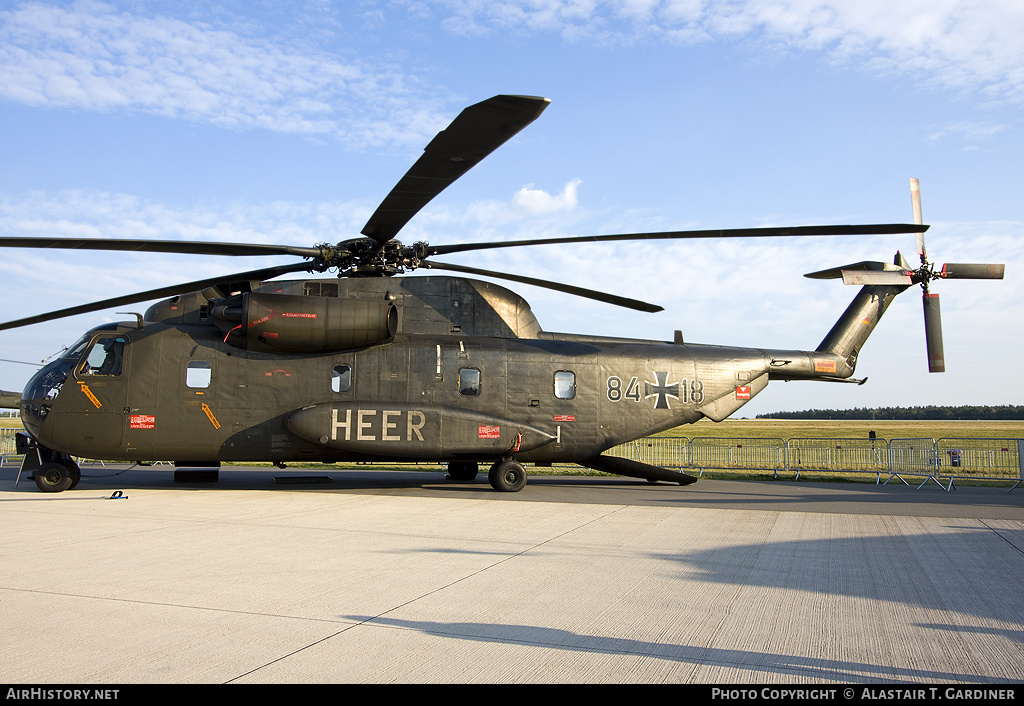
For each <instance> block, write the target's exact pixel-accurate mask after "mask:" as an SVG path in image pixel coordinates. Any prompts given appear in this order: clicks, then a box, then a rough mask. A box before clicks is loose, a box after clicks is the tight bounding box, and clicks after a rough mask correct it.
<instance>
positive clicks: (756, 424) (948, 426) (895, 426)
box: [656, 419, 1024, 441]
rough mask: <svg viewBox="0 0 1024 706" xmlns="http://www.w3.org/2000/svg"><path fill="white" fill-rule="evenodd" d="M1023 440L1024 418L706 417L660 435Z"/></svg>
mask: <svg viewBox="0 0 1024 706" xmlns="http://www.w3.org/2000/svg"><path fill="white" fill-rule="evenodd" d="M871 431H874V432H875V435H876V436H877V437H878V438H879V439H885V440H886V441H888V440H890V439H918V438H924V439H951V438H952V439H1021V438H1024V421H956V422H948V421H941V422H931V421H926V422H902V421H877V420H874V421H873V420H837V421H832V420H821V419H812V420H799V419H727V420H725V421H724V422H711V421H706V420H702V421H700V422H697V423H696V424H688V425H686V426H682V427H676V428H675V429H670V430H669V431H666V432H662V433H661V434H657V435H656V436H685V437H686V438H688V439H694V438H697V437H718V438H728V439H737V438H747V439H783V440H789V439H808V438H818V439H866V438H868V433H869V432H871Z"/></svg>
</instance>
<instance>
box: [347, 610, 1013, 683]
mask: <svg viewBox="0 0 1024 706" xmlns="http://www.w3.org/2000/svg"><path fill="white" fill-rule="evenodd" d="M342 617H343V618H344V619H345V620H352V621H356V622H358V623H360V624H362V625H371V626H383V627H388V628H397V629H402V630H414V631H417V632H420V633H422V634H424V635H429V636H432V637H438V638H444V639H455V640H469V641H475V642H485V643H497V644H504V645H521V646H524V647H542V648H547V649H554V650H561V651H567V652H579V653H586V654H604V655H617V656H622V657H629V656H633V657H644V658H649V659H656V660H665V661H669V662H675V663H679V664H689V665H692V666H693V667H709V666H710V667H715V666H722V667H724V668H726V669H729V670H737V669H748V670H750V671H753V672H757V673H767V674H772V675H776V676H782V677H787V678H799V679H809V680H821V681H825V680H831V681H840V682H858V681H877V680H885V681H906V680H935V681H942V682H953V681H961V680H967V681H970V682H992V681H1000V680H998V679H993V678H991V677H989V676H985V675H978V674H963V673H953V672H947V671H943V670H939V669H921V668H916V667H903V666H899V665H885V664H872V663H869V662H858V661H853V660H842V659H829V658H821V657H805V656H800V655H787V654H778V653H771V652H755V651H750V650H737V649H733V648H718V647H707V646H703V645H679V644H666V643H659V642H650V641H646V640H637V639H630V638H620V637H608V636H604V635H588V634H585V633H577V632H573V631H571V630H563V629H560V628H548V627H540V626H534V625H518V624H507V623H479V622H437V621H429V620H402V619H398V618H389V617H386V616H377V617H371V616H357V615H347V616H342Z"/></svg>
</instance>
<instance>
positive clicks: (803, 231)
mask: <svg viewBox="0 0 1024 706" xmlns="http://www.w3.org/2000/svg"><path fill="white" fill-rule="evenodd" d="M926 230H928V226H926V225H913V224H909V223H890V224H872V225H860V226H857V225H843V226H796V227H788V228H787V227H781V228H778V227H775V228H729V229H719V230H674V231H665V232H660V233H623V234H619V235H575V236H567V237H564V238H534V239H531V240H507V241H505V242H497V243H462V244H456V245H432V246H430V248H429V253H430V254H431V255H449V254H451V253H457V252H466V251H467V250H489V249H493V248H515V247H520V246H523V245H555V244H559V243H597V242H603V241H609V240H675V239H689V238H781V237H804V236H818V235H892V234H896V233H917V232H923V231H926Z"/></svg>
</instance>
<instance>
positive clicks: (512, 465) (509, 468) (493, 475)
mask: <svg viewBox="0 0 1024 706" xmlns="http://www.w3.org/2000/svg"><path fill="white" fill-rule="evenodd" d="M487 480H488V482H489V483H490V484H491V487H492V488H494V489H495V490H498V491H501V492H503V493H518V492H519V491H520V490H522V489H523V487H524V486H525V485H526V469H525V468H523V464H521V463H519V462H518V461H512V460H508V461H498V462H497V463H495V464H494V465H493V466H491V470H490V471H488V472H487Z"/></svg>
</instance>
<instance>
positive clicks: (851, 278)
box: [843, 270, 914, 287]
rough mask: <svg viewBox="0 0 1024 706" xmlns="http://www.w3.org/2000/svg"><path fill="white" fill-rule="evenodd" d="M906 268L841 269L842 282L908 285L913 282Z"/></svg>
mask: <svg viewBox="0 0 1024 706" xmlns="http://www.w3.org/2000/svg"><path fill="white" fill-rule="evenodd" d="M911 275H912V273H911V272H907V271H906V270H888V271H885V270H877V271H871V270H867V271H860V270H843V284H857V285H865V284H894V285H897V286H899V285H905V286H908V287H909V286H910V285H912V284H913V283H914V281H913V279H911Z"/></svg>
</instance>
